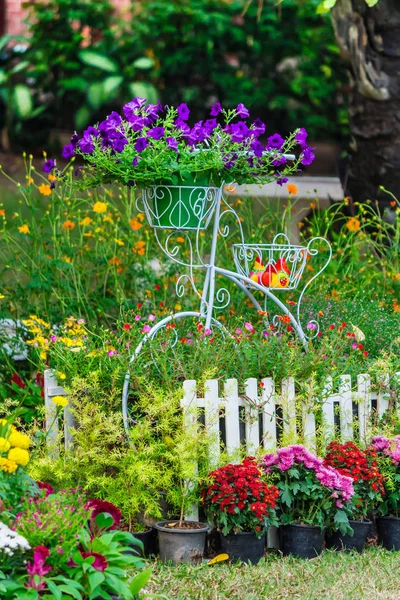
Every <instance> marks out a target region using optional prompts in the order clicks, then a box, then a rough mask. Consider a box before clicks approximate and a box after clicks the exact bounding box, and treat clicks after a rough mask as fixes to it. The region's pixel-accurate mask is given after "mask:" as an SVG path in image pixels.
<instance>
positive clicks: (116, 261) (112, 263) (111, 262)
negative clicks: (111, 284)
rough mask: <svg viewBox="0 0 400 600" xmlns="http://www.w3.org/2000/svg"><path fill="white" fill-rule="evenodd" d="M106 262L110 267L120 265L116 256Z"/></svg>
mask: <svg viewBox="0 0 400 600" xmlns="http://www.w3.org/2000/svg"><path fill="white" fill-rule="evenodd" d="M108 262H109V263H110V265H120V264H121V261H120V260H119V258H117V257H116V256H114V257H113V258H110V260H109V261H108Z"/></svg>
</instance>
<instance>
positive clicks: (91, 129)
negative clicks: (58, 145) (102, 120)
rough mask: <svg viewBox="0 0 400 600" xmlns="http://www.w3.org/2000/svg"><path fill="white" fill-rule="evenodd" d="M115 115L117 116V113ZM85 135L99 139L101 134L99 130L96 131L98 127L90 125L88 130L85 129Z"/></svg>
mask: <svg viewBox="0 0 400 600" xmlns="http://www.w3.org/2000/svg"><path fill="white" fill-rule="evenodd" d="M115 114H117V113H115ZM118 116H119V115H118ZM83 135H93V136H94V137H96V138H97V137H99V135H100V132H99V130H98V129H96V127H92V126H91V125H89V127H88V128H87V129H85V131H84V132H83Z"/></svg>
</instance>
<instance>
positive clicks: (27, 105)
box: [13, 84, 33, 119]
mask: <svg viewBox="0 0 400 600" xmlns="http://www.w3.org/2000/svg"><path fill="white" fill-rule="evenodd" d="M13 100H14V105H15V110H16V112H17V114H18V115H19V117H21V119H27V118H28V117H30V115H31V113H32V109H33V102H32V95H31V91H30V89H29V88H28V87H27V86H26V85H22V84H18V85H16V86H15V88H14V94H13Z"/></svg>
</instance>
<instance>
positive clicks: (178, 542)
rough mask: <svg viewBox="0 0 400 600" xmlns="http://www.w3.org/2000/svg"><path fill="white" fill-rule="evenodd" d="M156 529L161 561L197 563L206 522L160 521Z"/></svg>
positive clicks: (203, 541)
mask: <svg viewBox="0 0 400 600" xmlns="http://www.w3.org/2000/svg"><path fill="white" fill-rule="evenodd" d="M155 527H156V529H157V531H158V543H159V547H160V557H161V560H162V561H163V562H167V561H171V562H173V563H176V564H179V563H189V564H197V563H200V562H201V561H202V559H203V554H204V546H205V542H206V535H207V532H208V531H209V530H210V528H209V526H208V525H207V523H198V522H195V521H182V522H179V521H161V522H160V523H156V525H155Z"/></svg>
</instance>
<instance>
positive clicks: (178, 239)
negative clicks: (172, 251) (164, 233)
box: [176, 236, 185, 244]
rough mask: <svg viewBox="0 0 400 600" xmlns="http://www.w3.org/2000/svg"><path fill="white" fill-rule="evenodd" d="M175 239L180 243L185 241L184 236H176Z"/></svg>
mask: <svg viewBox="0 0 400 600" xmlns="http://www.w3.org/2000/svg"><path fill="white" fill-rule="evenodd" d="M176 241H177V242H179V243H180V244H183V242H184V241H185V238H183V237H180V236H178V237H177V238H176Z"/></svg>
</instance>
